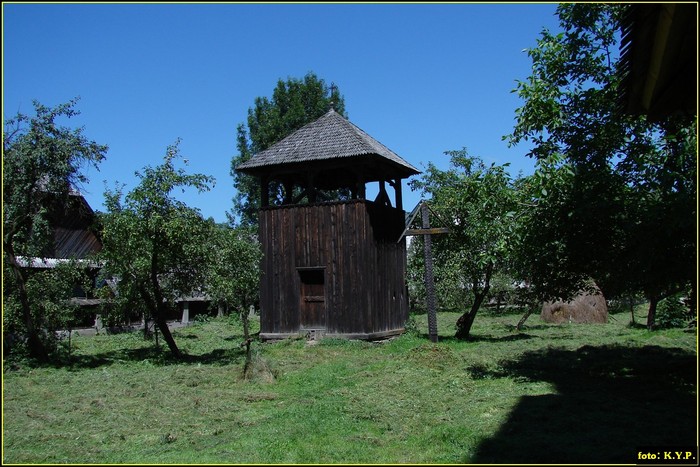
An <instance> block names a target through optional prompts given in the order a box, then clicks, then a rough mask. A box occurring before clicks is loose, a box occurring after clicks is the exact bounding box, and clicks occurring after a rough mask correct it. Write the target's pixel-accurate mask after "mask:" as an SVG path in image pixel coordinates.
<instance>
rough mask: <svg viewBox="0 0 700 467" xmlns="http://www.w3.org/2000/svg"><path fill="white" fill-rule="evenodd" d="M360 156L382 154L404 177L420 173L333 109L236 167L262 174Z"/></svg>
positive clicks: (239, 169) (240, 169) (382, 157)
mask: <svg viewBox="0 0 700 467" xmlns="http://www.w3.org/2000/svg"><path fill="white" fill-rule="evenodd" d="M357 156H360V157H361V156H369V157H376V156H379V158H381V159H383V160H384V161H385V162H389V163H390V165H392V166H393V167H394V168H395V169H398V170H399V172H401V173H402V175H403V176H405V177H408V176H411V175H415V174H418V173H420V171H419V170H418V169H416V168H415V167H413V166H412V165H411V164H409V163H408V162H406V161H405V160H403V159H402V158H401V157H399V156H398V155H397V154H396V153H395V152H393V151H392V150H391V149H389V148H387V147H386V146H384V145H383V144H382V143H380V142H379V141H377V140H376V139H374V138H372V137H371V136H370V135H368V134H367V133H365V132H364V131H363V130H361V129H360V128H358V127H357V126H355V125H354V124H353V123H351V122H350V121H348V120H347V119H346V118H344V117H343V116H342V115H340V114H338V113H337V112H336V111H334V110H333V109H331V110H329V111H328V112H327V113H326V114H324V115H323V116H322V117H320V118H319V119H318V120H316V121H314V122H311V123H309V124H307V125H305V126H303V127H301V128H300V129H298V130H297V131H295V132H294V133H292V134H290V135H289V136H287V137H286V138H284V139H282V140H281V141H278V142H277V143H275V144H273V145H272V146H270V147H269V148H267V149H265V150H263V151H260V152H259V153H257V154H255V155H254V156H253V157H252V158H250V159H249V160H248V161H246V162H244V163H242V164H239V165H238V167H236V170H238V171H241V172H249V173H259V172H263V171H266V169H272V168H274V167H279V166H281V165H288V164H299V163H307V162H314V161H327V160H333V159H340V158H345V157H357Z"/></svg>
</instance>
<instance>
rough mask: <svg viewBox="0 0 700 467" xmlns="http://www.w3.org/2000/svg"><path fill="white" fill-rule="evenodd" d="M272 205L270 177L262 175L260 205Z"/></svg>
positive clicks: (262, 206) (263, 206)
mask: <svg viewBox="0 0 700 467" xmlns="http://www.w3.org/2000/svg"><path fill="white" fill-rule="evenodd" d="M269 205H270V179H269V178H268V177H266V176H263V177H260V207H261V208H266V207H268V206H269Z"/></svg>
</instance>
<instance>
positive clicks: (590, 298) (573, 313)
mask: <svg viewBox="0 0 700 467" xmlns="http://www.w3.org/2000/svg"><path fill="white" fill-rule="evenodd" d="M540 316H541V317H542V320H543V321H545V322H547V323H556V324H560V323H607V322H608V305H607V303H606V302H605V297H604V296H603V293H602V292H601V291H600V289H599V288H598V287H596V289H595V292H594V293H592V294H591V293H588V292H583V293H581V294H580V295H579V296H577V297H576V298H574V299H573V300H572V301H570V302H553V303H552V302H545V304H544V305H542V313H541V315H540Z"/></svg>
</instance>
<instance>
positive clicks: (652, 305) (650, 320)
mask: <svg viewBox="0 0 700 467" xmlns="http://www.w3.org/2000/svg"><path fill="white" fill-rule="evenodd" d="M658 303H659V297H658V296H657V295H654V296H652V297H650V298H649V313H647V329H648V330H650V331H653V330H654V326H655V324H656V323H655V320H656V305H658Z"/></svg>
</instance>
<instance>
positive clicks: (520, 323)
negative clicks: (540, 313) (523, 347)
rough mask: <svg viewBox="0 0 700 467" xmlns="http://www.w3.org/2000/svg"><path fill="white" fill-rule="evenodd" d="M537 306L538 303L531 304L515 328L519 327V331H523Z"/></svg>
mask: <svg viewBox="0 0 700 467" xmlns="http://www.w3.org/2000/svg"><path fill="white" fill-rule="evenodd" d="M536 308H537V306H536V305H532V306H530V307H529V308H528V309H527V311H526V312H525V314H524V315H523V316H522V318H520V321H518V324H517V325H516V326H515V329H517V330H518V331H522V329H523V326H525V321H527V319H528V318H529V317H530V315H531V314H532V313H534V312H535V309H536Z"/></svg>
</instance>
